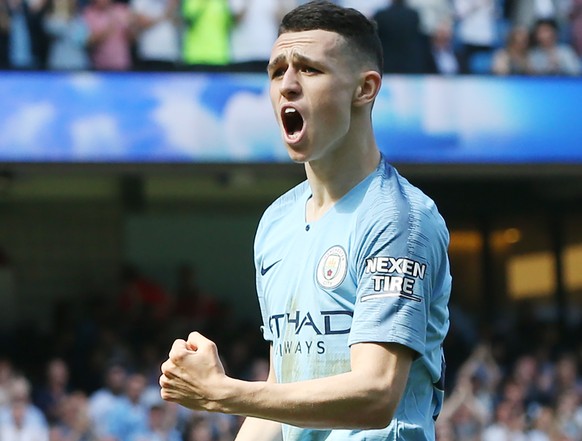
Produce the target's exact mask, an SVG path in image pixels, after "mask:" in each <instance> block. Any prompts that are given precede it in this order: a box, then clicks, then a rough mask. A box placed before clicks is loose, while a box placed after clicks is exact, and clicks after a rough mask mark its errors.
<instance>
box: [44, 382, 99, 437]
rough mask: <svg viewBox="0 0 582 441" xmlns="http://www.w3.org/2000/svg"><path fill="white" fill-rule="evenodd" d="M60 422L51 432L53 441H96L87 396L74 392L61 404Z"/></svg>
mask: <svg viewBox="0 0 582 441" xmlns="http://www.w3.org/2000/svg"><path fill="white" fill-rule="evenodd" d="M59 414H60V418H59V420H60V422H59V423H58V424H55V425H54V426H53V427H52V428H51V431H50V434H51V441H96V440H97V437H96V435H95V432H94V430H93V425H92V424H91V420H90V418H89V408H88V405H87V396H86V395H85V393H83V392H73V393H72V394H70V395H68V396H67V397H66V398H65V399H64V400H62V401H61V402H60V406H59Z"/></svg>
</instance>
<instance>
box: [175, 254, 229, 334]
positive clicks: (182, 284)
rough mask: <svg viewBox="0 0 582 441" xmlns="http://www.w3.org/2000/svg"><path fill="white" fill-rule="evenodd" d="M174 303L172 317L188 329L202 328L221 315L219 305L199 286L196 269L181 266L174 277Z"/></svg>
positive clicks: (184, 265)
mask: <svg viewBox="0 0 582 441" xmlns="http://www.w3.org/2000/svg"><path fill="white" fill-rule="evenodd" d="M176 279H177V282H176V296H175V299H176V302H175V305H174V312H173V313H172V317H175V318H179V319H181V320H182V321H184V322H186V323H185V324H186V327H187V328H188V329H190V328H191V327H192V324H195V325H196V326H199V327H203V326H205V325H206V324H207V323H208V322H209V321H212V320H214V319H216V318H218V317H220V316H221V315H222V314H223V311H222V310H221V305H220V304H219V302H217V301H216V299H215V298H214V297H213V296H212V294H211V293H208V292H206V291H205V290H204V289H203V288H202V287H201V286H200V282H199V279H198V272H197V270H196V268H194V267H193V266H191V265H189V264H182V265H180V266H179V267H178V269H177V275H176Z"/></svg>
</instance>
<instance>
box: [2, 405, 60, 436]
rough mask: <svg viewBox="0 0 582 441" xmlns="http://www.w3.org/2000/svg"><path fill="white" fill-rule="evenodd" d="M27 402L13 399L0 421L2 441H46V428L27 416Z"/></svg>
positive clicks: (47, 434)
mask: <svg viewBox="0 0 582 441" xmlns="http://www.w3.org/2000/svg"><path fill="white" fill-rule="evenodd" d="M27 411H28V408H27V404H26V402H24V401H21V400H14V401H13V402H12V403H11V405H10V411H9V414H8V415H7V418H6V419H2V421H0V439H1V440H2V441H48V440H49V433H48V429H47V428H46V427H44V426H41V425H38V424H34V423H33V422H31V420H30V419H28V418H27Z"/></svg>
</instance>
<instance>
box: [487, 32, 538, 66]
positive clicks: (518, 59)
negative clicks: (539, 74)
mask: <svg viewBox="0 0 582 441" xmlns="http://www.w3.org/2000/svg"><path fill="white" fill-rule="evenodd" d="M528 53H529V33H528V31H527V29H525V28H523V27H515V28H513V29H511V30H510V31H509V33H508V35H507V42H506V44H505V47H503V48H499V49H497V50H496V51H495V53H494V54H493V73H494V74H496V75H528V74H530V73H531V67H530V64H529V56H528Z"/></svg>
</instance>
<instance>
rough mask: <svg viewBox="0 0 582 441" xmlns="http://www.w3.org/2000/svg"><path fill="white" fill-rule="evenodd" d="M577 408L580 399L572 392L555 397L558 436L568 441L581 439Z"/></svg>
mask: <svg viewBox="0 0 582 441" xmlns="http://www.w3.org/2000/svg"><path fill="white" fill-rule="evenodd" d="M579 406H580V397H579V395H578V394H577V393H576V392H574V391H567V392H564V393H563V394H561V395H559V396H557V400H556V418H557V421H556V423H557V426H558V430H559V431H560V434H562V435H563V436H564V438H565V439H567V440H568V441H569V440H579V439H582V420H581V418H580V415H579V414H578V407H579Z"/></svg>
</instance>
